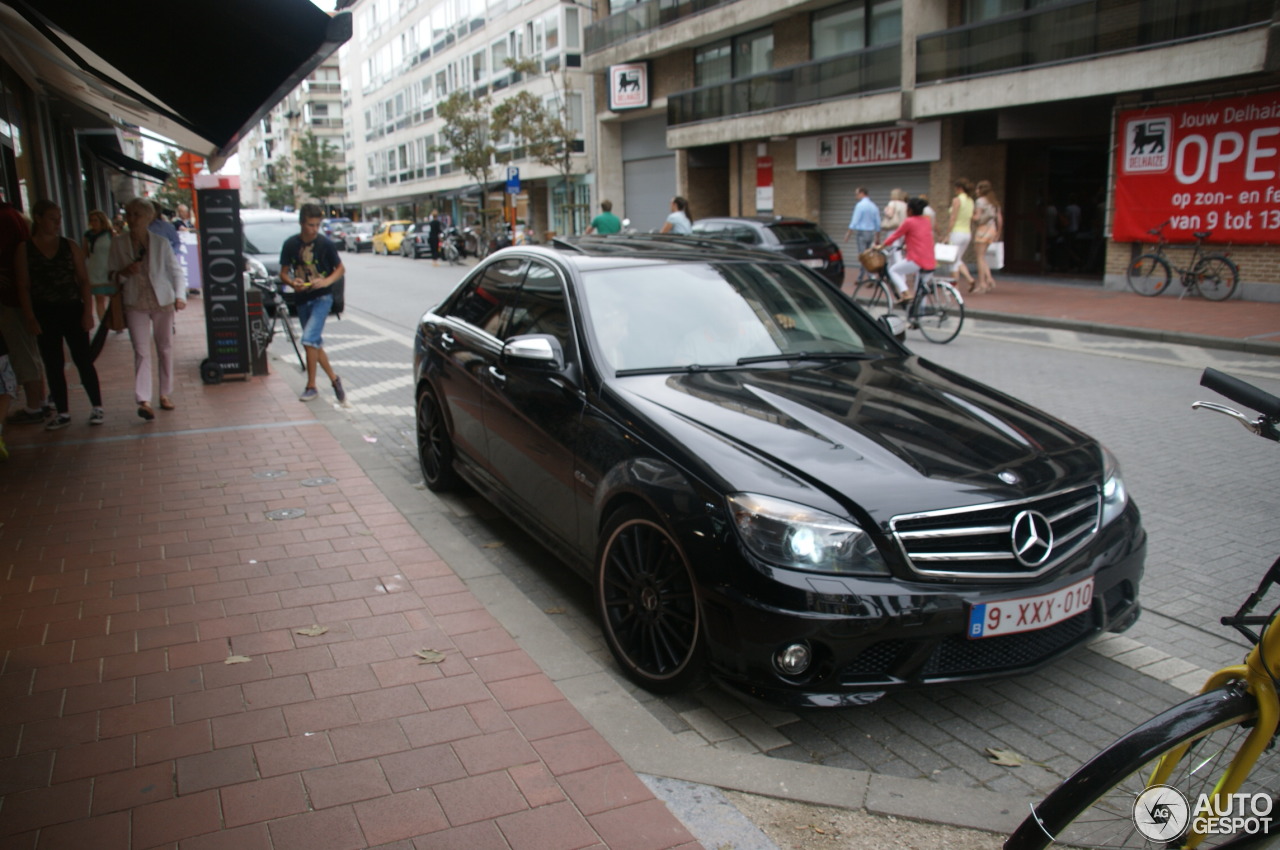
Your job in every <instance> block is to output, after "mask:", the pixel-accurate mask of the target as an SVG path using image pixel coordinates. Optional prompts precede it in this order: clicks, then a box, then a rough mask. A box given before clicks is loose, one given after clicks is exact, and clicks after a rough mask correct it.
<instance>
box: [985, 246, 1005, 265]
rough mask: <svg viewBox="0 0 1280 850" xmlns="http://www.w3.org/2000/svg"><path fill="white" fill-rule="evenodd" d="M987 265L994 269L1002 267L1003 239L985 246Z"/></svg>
mask: <svg viewBox="0 0 1280 850" xmlns="http://www.w3.org/2000/svg"><path fill="white" fill-rule="evenodd" d="M987 266H988V267H989V268H991V269H993V270H996V271H998V270H1000V269H1002V268H1004V240H1001V241H999V242H992V243H991V244H990V245H988V246H987Z"/></svg>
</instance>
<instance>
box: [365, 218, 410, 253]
mask: <svg viewBox="0 0 1280 850" xmlns="http://www.w3.org/2000/svg"><path fill="white" fill-rule="evenodd" d="M411 224H413V222H412V221H384V222H383V223H382V224H380V225H378V228H377V229H376V230H374V232H373V253H375V254H395V253H397V252H398V251H399V250H400V240H402V239H404V232H405V231H406V230H408V229H409V225H411Z"/></svg>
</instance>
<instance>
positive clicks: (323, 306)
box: [298, 292, 333, 348]
mask: <svg viewBox="0 0 1280 850" xmlns="http://www.w3.org/2000/svg"><path fill="white" fill-rule="evenodd" d="M332 308H333V293H331V292H330V293H326V294H324V295H317V296H316V297H314V298H311V299H309V300H307V301H299V302H298V322H299V324H301V325H302V344H303V345H305V346H309V347H311V348H324V340H323V339H322V338H321V336H320V335H321V334H322V333H323V332H324V320H325V319H327V318H328V317H329V310H331V309H332Z"/></svg>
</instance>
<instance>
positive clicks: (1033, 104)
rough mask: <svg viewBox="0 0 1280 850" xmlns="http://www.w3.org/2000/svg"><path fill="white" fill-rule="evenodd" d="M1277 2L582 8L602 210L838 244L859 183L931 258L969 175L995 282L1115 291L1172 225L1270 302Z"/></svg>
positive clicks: (960, 1)
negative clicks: (983, 195)
mask: <svg viewBox="0 0 1280 850" xmlns="http://www.w3.org/2000/svg"><path fill="white" fill-rule="evenodd" d="M1276 5H1277V4H1275V3H1274V2H1272V0H1057V2H1046V0H838V2H831V1H830V0H816V2H815V0H641V2H637V0H599V7H600V8H599V11H600V13H601V14H600V17H598V18H597V20H596V22H595V23H594V24H592V25H591V26H590V27H588V28H587V31H586V54H585V58H584V65H585V67H586V68H587V69H588V70H589V71H591V72H593V73H594V74H596V75H597V95H598V97H597V103H598V104H599V111H598V114H597V119H598V123H599V129H598V133H599V142H598V145H599V159H598V173H597V179H596V187H597V192H598V196H599V197H610V198H611V199H612V200H613V201H614V205H615V210H618V209H621V210H622V211H623V213H624V214H625V215H627V216H628V217H630V218H631V219H632V220H633V222H635V223H636V225H637V226H638V227H639V228H640V229H648V228H652V227H658V226H660V225H661V223H662V220H663V217H664V216H665V215H666V213H667V210H668V202H669V200H670V197H671V196H672V195H674V194H677V193H678V194H682V195H685V196H686V197H687V198H688V199H689V202H690V204H691V207H692V213H693V217H694V218H695V219H696V218H699V217H703V216H710V215H726V214H729V215H750V214H755V213H758V212H773V213H775V214H786V215H802V216H806V217H810V218H813V219H816V220H818V221H820V222H821V223H822V225H823V227H824V229H826V230H827V231H828V232H829V233H831V234H832V235H833V236H835V237H836V238H837V239H839V238H842V237H843V235H844V233H845V231H846V229H847V227H848V221H849V216H850V212H851V210H852V208H853V204H854V190H855V188H856V187H858V186H865V187H867V188H868V189H869V190H870V194H871V196H872V198H873V199H874V200H875V201H877V202H878V203H880V204H881V205H883V203H884V202H885V201H886V200H887V199H888V195H889V191H890V190H891V189H894V188H902V189H904V190H906V191H908V192H909V193H912V194H920V193H927V194H928V196H929V198H930V199H931V201H932V205H933V206H934V208H935V209H936V210H938V212H939V221H938V231H939V233H938V235H939V237H940V238H942V237H943V236H944V234H945V220H946V217H947V216H946V211H947V208H948V206H949V204H950V201H951V198H952V184H953V181H954V180H955V179H956V178H958V177H961V176H963V177H966V178H968V179H970V180H973V181H977V180H982V179H986V180H989V181H991V183H992V184H993V185H994V186H995V190H996V194H997V196H998V197H999V198H1000V200H1001V201H1002V203H1003V206H1004V215H1005V219H1006V232H1005V247H1006V255H1007V262H1008V266H1007V267H1008V268H1009V269H1010V270H1011V271H1017V272H1024V273H1062V274H1069V275H1072V276H1075V277H1081V276H1084V277H1092V278H1095V279H1098V278H1100V279H1103V280H1104V281H1105V282H1106V283H1107V284H1108V285H1109V286H1124V269H1125V268H1126V267H1127V265H1128V263H1129V261H1130V258H1131V257H1132V256H1133V255H1134V254H1135V253H1136V252H1137V251H1138V250H1139V249H1140V247H1141V245H1140V242H1141V240H1144V239H1151V238H1152V237H1151V236H1150V235H1149V234H1148V233H1147V231H1148V230H1149V229H1151V228H1155V227H1156V226H1158V225H1160V224H1161V222H1164V221H1166V220H1168V221H1169V222H1170V224H1169V225H1168V227H1167V228H1166V230H1165V235H1166V236H1169V237H1171V240H1172V241H1175V242H1184V243H1185V242H1190V241H1191V240H1192V238H1193V237H1192V234H1193V233H1195V232H1203V231H1213V236H1212V237H1211V239H1212V241H1215V242H1223V243H1230V244H1231V245H1232V246H1233V247H1232V249H1231V250H1232V254H1233V258H1234V259H1235V260H1236V261H1237V262H1238V264H1239V266H1240V272H1241V279H1242V281H1243V284H1244V285H1243V286H1242V290H1243V292H1244V297H1246V298H1252V299H1258V300H1280V283H1278V282H1280V249H1277V247H1276V245H1277V242H1280V200H1278V199H1280V181H1277V179H1276V175H1277V174H1280V162H1277V159H1278V157H1277V153H1278V148H1280V143H1275V142H1273V141H1272V140H1271V137H1272V136H1273V135H1280V91H1278V90H1277V87H1278V86H1280V77H1278V76H1277V74H1276V68H1277V59H1276V57H1277V56H1280V51H1278V50H1277V47H1278V46H1280V45H1277V44H1276V42H1275V35H1274V34H1273V33H1274V32H1275V31H1276V30H1275V29H1274V27H1273V18H1275V16H1276V11H1275V9H1276ZM606 12H607V14H606ZM1276 19H1277V20H1280V18H1276ZM1183 250H1184V249H1183V248H1180V247H1177V246H1175V247H1174V248H1173V249H1171V253H1172V254H1173V256H1174V258H1175V259H1179V258H1180V257H1184V256H1185V253H1179V252H1180V251H1183Z"/></svg>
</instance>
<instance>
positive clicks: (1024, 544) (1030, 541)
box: [1010, 511, 1053, 567]
mask: <svg viewBox="0 0 1280 850" xmlns="http://www.w3.org/2000/svg"><path fill="white" fill-rule="evenodd" d="M1010 537H1011V538H1012V539H1013V554H1014V557H1016V558H1017V559H1018V563H1020V564H1022V565H1023V566H1024V567H1038V566H1040V565H1041V564H1043V563H1044V562H1045V561H1047V560H1049V555H1050V553H1052V552H1053V526H1052V525H1050V524H1049V518H1048V517H1046V516H1045V515H1044V514H1042V513H1040V512H1039V511H1022V512H1021V513H1019V514H1018V515H1017V516H1016V517H1014V518H1013V529H1012V533H1011V534H1010Z"/></svg>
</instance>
